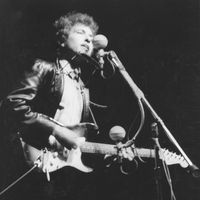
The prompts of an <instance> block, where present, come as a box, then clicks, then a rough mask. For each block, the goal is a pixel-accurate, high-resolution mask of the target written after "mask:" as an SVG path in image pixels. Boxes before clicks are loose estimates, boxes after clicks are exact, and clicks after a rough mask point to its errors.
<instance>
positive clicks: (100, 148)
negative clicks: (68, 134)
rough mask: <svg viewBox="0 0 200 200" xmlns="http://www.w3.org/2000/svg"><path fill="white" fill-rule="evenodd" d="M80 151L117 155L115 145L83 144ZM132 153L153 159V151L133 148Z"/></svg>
mask: <svg viewBox="0 0 200 200" xmlns="http://www.w3.org/2000/svg"><path fill="white" fill-rule="evenodd" d="M80 149H81V151H82V152H84V153H95V154H104V155H105V154H108V155H117V148H116V146H115V145H112V144H103V143H93V142H85V143H83V144H82V145H81V147H80ZM133 153H134V154H135V156H140V157H146V158H154V157H155V151H154V149H145V148H134V149H133Z"/></svg>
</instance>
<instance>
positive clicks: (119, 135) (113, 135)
mask: <svg viewBox="0 0 200 200" xmlns="http://www.w3.org/2000/svg"><path fill="white" fill-rule="evenodd" d="M125 135H126V131H125V129H124V128H123V127H121V126H113V127H112V128H111V129H110V131H109V136H110V139H111V140H113V141H115V142H119V141H122V140H123V139H124V137H125Z"/></svg>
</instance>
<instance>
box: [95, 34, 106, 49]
mask: <svg viewBox="0 0 200 200" xmlns="http://www.w3.org/2000/svg"><path fill="white" fill-rule="evenodd" d="M93 45H94V49H96V50H99V49H105V48H106V47H107V45H108V39H107V37H106V36H104V35H102V34H98V35H96V36H94V39H93Z"/></svg>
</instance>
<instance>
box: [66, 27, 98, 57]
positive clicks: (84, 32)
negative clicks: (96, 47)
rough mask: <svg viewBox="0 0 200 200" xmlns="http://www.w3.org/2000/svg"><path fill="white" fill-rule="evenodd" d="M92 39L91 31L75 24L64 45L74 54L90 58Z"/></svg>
mask: <svg viewBox="0 0 200 200" xmlns="http://www.w3.org/2000/svg"><path fill="white" fill-rule="evenodd" d="M93 37H94V35H93V33H92V30H91V29H90V28H89V27H88V26H85V25H83V24H75V25H74V26H73V27H72V28H71V30H70V31H69V35H68V38H67V40H66V42H65V45H66V47H68V48H69V49H71V50H72V51H74V52H76V53H81V54H86V55H88V56H91V54H92V52H93V43H92V40H93Z"/></svg>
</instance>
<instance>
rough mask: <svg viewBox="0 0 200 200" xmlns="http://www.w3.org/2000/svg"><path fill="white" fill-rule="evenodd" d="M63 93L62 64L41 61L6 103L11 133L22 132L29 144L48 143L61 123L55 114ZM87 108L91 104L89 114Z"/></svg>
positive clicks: (4, 110) (8, 97) (7, 124)
mask: <svg viewBox="0 0 200 200" xmlns="http://www.w3.org/2000/svg"><path fill="white" fill-rule="evenodd" d="M62 93H63V74H62V73H61V70H60V67H59V65H58V64H56V62H55V63H49V62H46V61H43V60H37V61H36V62H35V63H34V65H33V67H32V68H31V70H30V71H28V72H26V73H25V76H24V78H23V79H22V80H21V81H20V82H19V85H18V86H17V88H16V89H14V90H13V91H12V92H11V93H10V94H9V95H8V96H7V97H6V98H5V100H4V101H3V103H2V108H3V113H4V115H3V116H4V117H3V119H4V122H5V124H6V126H7V127H9V129H12V131H11V132H15V133H16V132H19V133H20V134H21V136H22V138H23V139H24V140H25V141H26V142H28V143H29V144H32V145H34V146H37V147H38V148H42V147H44V146H46V145H47V141H48V138H49V135H50V134H51V133H52V132H53V130H54V129H55V127H56V126H59V125H58V124H57V123H56V122H55V121H54V120H53V117H54V115H55V112H56V110H57V108H58V106H59V103H60V101H61V97H62ZM87 101H89V97H88V98H87ZM86 110H87V106H85V112H84V113H88V111H86Z"/></svg>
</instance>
